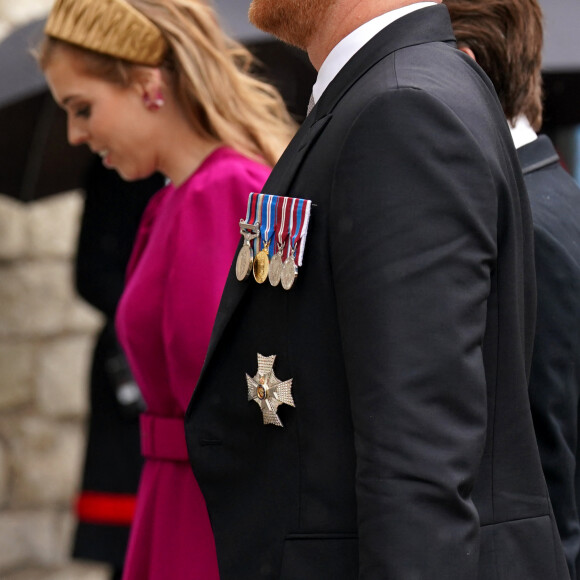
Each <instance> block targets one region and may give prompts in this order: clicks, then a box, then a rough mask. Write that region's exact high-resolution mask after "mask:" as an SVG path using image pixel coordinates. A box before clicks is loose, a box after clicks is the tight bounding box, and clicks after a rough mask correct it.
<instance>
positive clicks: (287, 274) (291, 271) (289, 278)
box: [281, 251, 298, 290]
mask: <svg viewBox="0 0 580 580" xmlns="http://www.w3.org/2000/svg"><path fill="white" fill-rule="evenodd" d="M296 276H298V267H297V266H296V262H295V261H294V251H292V253H291V254H290V255H289V256H288V257H287V258H286V260H285V261H284V265H283V266H282V276H281V279H282V288H284V290H290V288H292V285H293V284H294V280H296Z"/></svg>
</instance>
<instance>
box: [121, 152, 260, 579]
mask: <svg viewBox="0 0 580 580" xmlns="http://www.w3.org/2000/svg"><path fill="white" fill-rule="evenodd" d="M268 173H269V168H267V167H265V166H264V165H260V164H259V163H256V162H254V161H250V160H248V159H247V158H245V157H243V156H241V155H240V154H239V153H237V152H235V151H233V150H232V149H228V148H225V147H224V148H220V149H217V150H216V151H214V152H213V153H212V154H210V155H209V156H208V157H207V158H206V159H205V161H204V162H203V163H202V165H201V166H200V167H199V168H198V169H197V171H196V172H195V173H194V174H193V175H192V176H191V177H190V178H189V179H188V180H187V181H186V182H185V183H184V184H183V185H181V186H180V187H177V188H176V187H174V186H173V185H168V186H166V187H165V188H163V189H162V190H161V191H160V192H159V193H158V194H156V196H155V197H154V198H153V199H152V200H151V202H150V204H149V206H148V207H147V209H146V211H145V214H144V216H143V219H142V222H141V226H140V230H139V232H138V235H137V239H136V242H135V248H134V250H133V255H132V258H131V261H130V263H129V268H128V273H127V285H126V288H125V291H124V294H123V296H122V298H121V302H120V304H119V308H118V311H117V330H118V334H119V337H120V340H121V343H122V345H123V347H124V349H125V351H126V354H127V357H128V359H129V362H130V364H131V367H132V370H133V373H134V374H135V377H136V379H137V382H138V384H139V385H140V386H141V389H142V391H143V396H144V398H145V401H146V403H147V412H146V413H145V414H144V415H143V416H142V418H141V449H142V453H143V455H144V456H145V458H146V461H145V466H144V469H143V473H142V476H141V483H140V487H139V492H138V496H137V510H136V514H135V519H134V521H133V527H132V530H131V537H130V540H129V547H128V551H127V557H126V563H125V572H124V575H123V580H167V579H171V580H217V579H218V578H219V574H218V568H217V559H216V553H215V546H214V540H213V534H212V530H211V525H210V521H209V517H208V514H207V510H206V506H205V502H204V499H203V496H202V495H201V492H200V490H199V487H198V485H197V482H196V480H195V478H194V476H193V473H192V471H191V467H190V465H189V463H188V457H187V449H186V444H185V433H184V427H183V417H184V414H185V411H186V409H187V405H188V403H189V401H190V399H191V395H192V393H193V389H194V387H195V384H196V382H197V379H198V377H199V374H200V371H201V367H202V364H203V360H204V357H205V353H206V350H207V346H208V343H209V337H210V334H211V329H212V326H213V322H214V318H215V315H216V312H217V308H218V304H219V301H220V298H221V294H222V289H223V286H224V284H225V280H226V277H227V274H228V271H229V268H230V265H231V263H232V259H233V258H234V254H235V249H236V247H237V244H238V241H239V239H240V232H239V228H238V227H237V224H238V222H239V220H240V218H244V217H245V215H246V204H247V200H248V195H249V194H250V192H252V191H256V192H257V191H261V188H262V186H263V184H264V182H265V181H266V178H267V177H268Z"/></svg>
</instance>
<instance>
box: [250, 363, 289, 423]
mask: <svg viewBox="0 0 580 580" xmlns="http://www.w3.org/2000/svg"><path fill="white" fill-rule="evenodd" d="M275 360H276V355H275V354H273V355H272V356H262V355H261V354H258V373H257V374H256V376H255V377H254V378H252V377H250V375H248V374H246V381H247V383H248V401H256V403H257V404H258V405H259V407H260V409H262V417H263V419H264V425H268V424H272V425H277V426H278V427H283V426H284V425H283V424H282V421H280V417H278V414H277V411H278V407H279V406H280V405H283V404H286V405H290V406H291V407H294V406H295V405H294V399H293V398H292V379H288V380H287V381H280V380H279V379H278V378H277V377H276V375H275V374H274V361H275Z"/></svg>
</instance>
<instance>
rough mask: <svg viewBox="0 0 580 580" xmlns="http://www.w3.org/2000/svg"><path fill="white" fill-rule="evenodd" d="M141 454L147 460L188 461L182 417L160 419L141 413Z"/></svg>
mask: <svg viewBox="0 0 580 580" xmlns="http://www.w3.org/2000/svg"><path fill="white" fill-rule="evenodd" d="M139 420H140V425H141V454H142V455H143V457H145V458H147V459H162V460H165V461H189V457H188V455H187V445H186V443H185V427H184V424H183V418H182V417H160V416H156V415H148V414H147V413H143V414H142V415H141V416H140V418H139Z"/></svg>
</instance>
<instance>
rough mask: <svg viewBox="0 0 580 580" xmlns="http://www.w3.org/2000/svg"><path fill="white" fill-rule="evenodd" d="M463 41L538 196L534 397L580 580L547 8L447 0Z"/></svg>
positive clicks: (577, 313)
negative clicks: (549, 107) (545, 51)
mask: <svg viewBox="0 0 580 580" xmlns="http://www.w3.org/2000/svg"><path fill="white" fill-rule="evenodd" d="M445 3H446V4H447V6H448V8H449V11H450V14H451V21H452V24H453V28H454V31H455V35H456V36H457V41H458V44H459V47H460V48H461V49H462V50H464V51H465V52H466V53H467V54H469V55H470V56H471V57H472V58H474V59H475V60H477V62H478V63H479V64H480V65H481V66H482V67H483V69H484V70H485V71H486V72H487V73H488V75H489V77H490V79H491V80H492V82H493V84H494V86H495V87H496V89H497V93H498V96H499V99H500V102H501V104H502V108H503V110H504V113H505V115H506V118H507V119H508V121H509V125H510V129H511V133H512V137H513V140H514V143H515V145H516V147H517V152H518V157H519V160H520V163H521V165H522V169H523V173H524V179H525V182H526V186H527V189H528V193H529V195H530V202H531V207H532V218H533V222H534V233H535V258H536V276H537V284H538V319H537V328H536V335H535V341H534V354H533V358H532V372H531V377H530V402H531V407H532V415H533V418H534V427H535V431H536V436H537V439H538V444H539V448H540V456H541V459H542V466H543V468H544V474H545V476H546V481H547V483H548V489H549V491H550V498H551V500H552V505H553V507H554V514H555V516H556V522H557V524H558V529H559V531H560V536H561V538H562V543H563V546H564V551H565V553H566V560H567V562H568V568H569V570H570V575H571V577H572V578H573V579H574V580H577V579H579V578H580V519H579V516H578V505H579V504H578V502H579V500H580V474H579V473H578V467H577V465H578V459H579V456H580V452H579V448H578V435H579V429H580V421H579V419H580V417H579V410H578V404H579V402H580V374H579V373H580V332H579V329H580V189H579V188H578V185H577V184H576V182H575V181H574V180H573V179H572V177H571V176H570V175H569V174H568V173H567V172H566V171H565V170H564V169H563V167H562V165H561V164H560V158H559V156H558V154H557V153H556V150H555V149H554V146H553V144H552V142H551V141H550V139H549V138H548V137H547V136H546V135H540V136H538V135H536V131H537V130H538V129H539V128H540V126H541V124H542V98H541V97H542V91H541V83H542V77H541V65H542V37H543V34H542V32H543V31H542V28H543V27H542V11H541V8H540V5H539V3H538V2H537V0H469V1H468V0H445Z"/></svg>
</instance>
